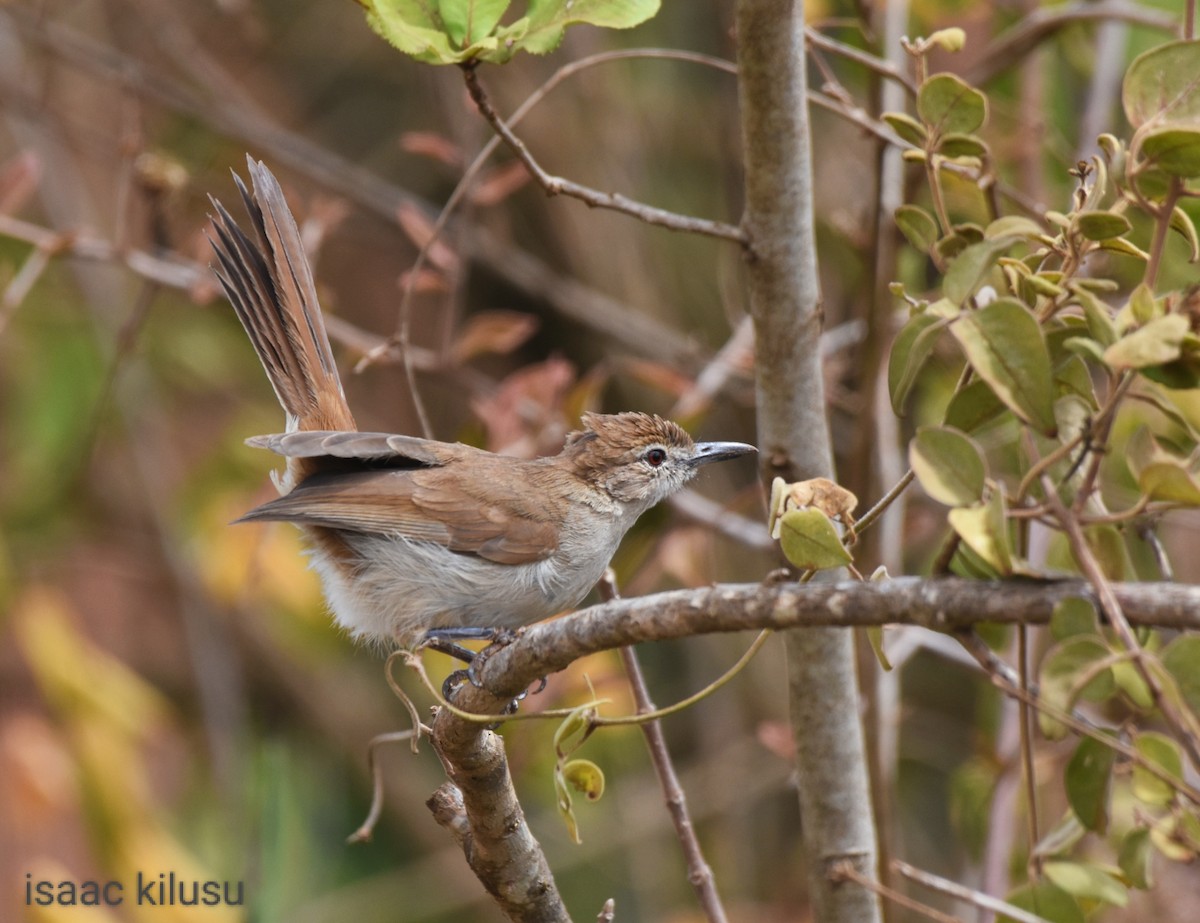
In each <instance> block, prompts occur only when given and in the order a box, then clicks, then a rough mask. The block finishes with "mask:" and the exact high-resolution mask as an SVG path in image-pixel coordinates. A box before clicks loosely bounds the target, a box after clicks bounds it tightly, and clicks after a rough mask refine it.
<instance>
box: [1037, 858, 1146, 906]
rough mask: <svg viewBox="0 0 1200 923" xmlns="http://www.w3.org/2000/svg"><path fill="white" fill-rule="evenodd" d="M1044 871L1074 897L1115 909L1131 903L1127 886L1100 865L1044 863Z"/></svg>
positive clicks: (1056, 861) (1059, 862)
mask: <svg viewBox="0 0 1200 923" xmlns="http://www.w3.org/2000/svg"><path fill="white" fill-rule="evenodd" d="M1042 871H1043V872H1044V873H1045V875H1046V877H1047V878H1049V879H1050V881H1052V882H1053V883H1054V884H1056V885H1058V886H1059V887H1060V888H1062V889H1063V890H1064V891H1066V892H1067V893H1068V894H1070V895H1072V896H1074V897H1079V898H1083V899H1084V900H1093V901H1102V902H1103V903H1105V904H1112V905H1113V906H1115V907H1124V906H1125V905H1126V904H1127V903H1129V891H1128V890H1127V889H1126V887H1125V885H1123V884H1121V882H1120V880H1119V879H1118V878H1117V877H1116V876H1114V875H1112V874H1111V873H1109V872H1108V871H1106V870H1105V869H1102V868H1101V867H1100V866H1098V865H1092V864H1091V863H1083V862H1063V861H1059V860H1055V861H1052V862H1046V863H1043V865H1042Z"/></svg>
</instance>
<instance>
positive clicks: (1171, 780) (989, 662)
mask: <svg viewBox="0 0 1200 923" xmlns="http://www.w3.org/2000/svg"><path fill="white" fill-rule="evenodd" d="M955 637H957V638H958V640H959V641H960V642H961V643H962V645H963V647H964V648H965V649H966V651H967V652H968V653H969V654H971V656H973V657H974V658H975V660H976V662H977V663H978V664H979V665H980V666H981V667H983V670H984V672H985V673H987V674H988V676H989V677H991V680H992V683H993V685H995V686H996V687H997V688H998V689H1000V691H1001V692H1003V693H1005V694H1006V695H1010V696H1012V697H1013V698H1014V699H1016V700H1017V701H1019V702H1026V703H1028V704H1029V705H1031V706H1033V707H1034V708H1036V709H1037V710H1038V711H1040V712H1042V713H1043V714H1045V715H1047V716H1048V717H1050V718H1052V719H1053V720H1055V721H1057V722H1058V723H1059V724H1062V725H1065V726H1066V727H1068V728H1070V729H1071V730H1072V731H1074V732H1075V733H1076V734H1081V735H1082V736H1084V737H1088V738H1091V739H1092V740H1094V741H1096V742H1097V743H1100V744H1103V745H1104V746H1106V747H1108V748H1109V749H1111V750H1114V751H1116V752H1117V753H1119V754H1121V756H1123V757H1125V758H1126V759H1127V760H1129V761H1130V762H1132V763H1135V764H1136V765H1137V766H1139V767H1140V768H1142V769H1144V770H1146V772H1148V773H1150V775H1152V776H1154V777H1155V778H1156V779H1158V780H1159V781H1161V782H1163V783H1165V784H1166V785H1168V786H1170V788H1171V789H1172V790H1173V791H1175V792H1176V793H1178V794H1179V795H1180V796H1181V797H1183V798H1186V799H1187V800H1188V801H1190V802H1191V803H1192V804H1194V805H1196V806H1197V807H1200V789H1197V788H1195V787H1194V786H1192V785H1189V784H1188V783H1187V782H1185V781H1184V780H1182V779H1180V778H1179V777H1178V776H1175V775H1172V774H1171V773H1170V772H1168V771H1167V770H1166V769H1165V768H1164V767H1163V766H1162V765H1160V764H1159V763H1157V762H1155V761H1154V760H1150V759H1147V758H1146V757H1145V756H1143V755H1142V753H1141V752H1140V751H1138V750H1136V749H1134V748H1133V747H1131V746H1129V745H1128V744H1127V743H1125V742H1124V741H1123V740H1120V739H1119V738H1117V737H1116V736H1115V735H1113V734H1112V733H1110V732H1108V731H1107V730H1105V729H1104V728H1100V727H1097V726H1096V725H1094V724H1092V723H1091V722H1090V721H1088V720H1087V719H1085V718H1083V717H1082V716H1081V715H1079V714H1077V713H1075V712H1067V711H1064V710H1063V709H1061V708H1058V707H1057V706H1054V705H1051V704H1050V703H1049V702H1047V701H1046V700H1045V699H1043V698H1041V696H1039V695H1038V694H1037V693H1036V692H1035V691H1034V690H1033V689H1032V688H1031V689H1030V690H1029V691H1026V690H1024V689H1022V688H1021V686H1020V684H1019V681H1018V680H1017V679H1016V677H1015V671H1014V670H1013V669H1012V667H1010V666H1009V665H1008V664H1006V663H1004V662H1003V661H1002V660H1000V658H999V657H997V656H996V655H995V653H994V652H993V651H992V649H991V648H990V647H988V645H987V642H986V641H984V640H983V639H982V638H981V637H980V636H979V635H978V634H977V633H976V632H975V631H974V629H972V630H970V631H957V632H955Z"/></svg>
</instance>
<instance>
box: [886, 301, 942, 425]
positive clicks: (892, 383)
mask: <svg viewBox="0 0 1200 923" xmlns="http://www.w3.org/2000/svg"><path fill="white" fill-rule="evenodd" d="M945 327H946V321H945V320H944V319H943V318H941V317H937V316H936V315H934V314H931V313H929V312H928V311H927V312H925V313H924V314H917V315H914V316H913V317H911V318H909V321H908V323H906V324H905V325H904V326H903V327H902V328H901V329H900V332H899V333H898V334H897V335H896V341H895V343H893V344H892V353H891V356H890V357H889V359H888V393H889V394H891V397H892V409H893V410H894V411H895V412H896V414H897V415H900V416H902V415H903V414H904V404H905V402H906V401H907V400H908V394H909V392H910V391H911V390H912V386H913V384H914V383H915V382H916V380H917V373H919V372H920V371H921V369H922V367H924V365H925V360H926V359H928V358H929V354H930V353H931V352H933V345H934V343H935V342H936V340H937V337H938V334H940V333H941V332H942V330H943V329H944V328H945Z"/></svg>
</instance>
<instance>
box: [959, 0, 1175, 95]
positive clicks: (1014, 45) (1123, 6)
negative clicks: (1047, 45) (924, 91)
mask: <svg viewBox="0 0 1200 923" xmlns="http://www.w3.org/2000/svg"><path fill="white" fill-rule="evenodd" d="M1108 19H1118V20H1122V21H1124V22H1131V23H1134V24H1135V25H1139V26H1146V27H1148V28H1151V29H1159V30H1161V31H1163V32H1174V31H1175V30H1176V28H1177V27H1178V18H1177V17H1175V16H1173V15H1171V14H1170V13H1166V12H1160V11H1159V10H1153V9H1149V8H1147V7H1145V6H1142V5H1141V4H1137V3H1127V2H1125V0H1099V2H1095V3H1093V2H1090V0H1082V2H1075V3H1065V4H1063V5H1062V6H1056V7H1042V8H1040V9H1038V10H1036V11H1034V12H1033V13H1030V14H1029V15H1028V16H1025V17H1023V18H1022V19H1021V20H1020V21H1019V22H1018V24H1017V25H1015V26H1013V28H1011V29H1009V30H1008V31H1007V32H1005V33H1004V35H1002V36H1000V38H998V39H997V40H996V41H995V42H993V43H992V44H991V46H989V47H988V48H987V49H985V50H984V52H983V54H982V55H981V56H980V57H979V59H978V60H976V62H975V64H974V65H973V66H972V67H971V69H970V70H969V71H968V72H967V73H966V74H965V75H964V79H965V80H966V81H967V82H968V83H970V84H972V85H975V86H978V85H980V84H984V83H987V82H988V81H990V80H992V79H993V78H995V77H997V76H999V75H1000V74H1001V73H1002V72H1003V71H1005V70H1007V69H1008V68H1009V67H1012V66H1013V65H1014V64H1016V63H1017V62H1018V61H1019V60H1021V58H1023V57H1024V56H1025V55H1027V54H1028V53H1029V52H1031V51H1033V50H1034V49H1035V48H1039V47H1041V45H1042V42H1043V41H1044V40H1045V38H1046V37H1047V36H1049V35H1051V34H1053V33H1054V32H1057V31H1058V30H1060V29H1063V28H1066V27H1067V26H1069V25H1072V24H1074V23H1078V22H1087V21H1089V20H1093V21H1094V20H1108Z"/></svg>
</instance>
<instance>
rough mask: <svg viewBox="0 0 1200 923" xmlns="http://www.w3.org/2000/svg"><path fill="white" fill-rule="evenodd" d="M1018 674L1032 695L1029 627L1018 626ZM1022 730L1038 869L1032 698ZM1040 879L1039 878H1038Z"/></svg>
mask: <svg viewBox="0 0 1200 923" xmlns="http://www.w3.org/2000/svg"><path fill="white" fill-rule="evenodd" d="M1017 673H1018V675H1019V677H1020V681H1021V690H1022V691H1023V692H1025V693H1026V695H1027V696H1028V694H1029V626H1027V625H1018V626H1017ZM1017 720H1018V722H1019V724H1018V729H1019V730H1020V750H1021V781H1022V782H1023V783H1024V784H1025V801H1026V808H1027V810H1028V812H1029V819H1028V823H1027V824H1026V827H1025V829H1026V832H1027V833H1028V834H1029V861H1030V862H1031V863H1034V864H1035V865H1036V864H1037V863H1038V862H1040V861H1041V860H1040V859H1039V857H1038V851H1037V844H1038V843H1039V842H1041V839H1042V837H1041V834H1040V833H1039V832H1038V810H1037V804H1038V803H1037V773H1036V772H1035V770H1034V763H1033V729H1032V724H1033V709H1032V708H1031V707H1030V705H1029V700H1028V698H1025V697H1023V698H1022V699H1021V703H1020V709H1019V714H1018V715H1017ZM1035 877H1036V876H1035Z"/></svg>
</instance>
